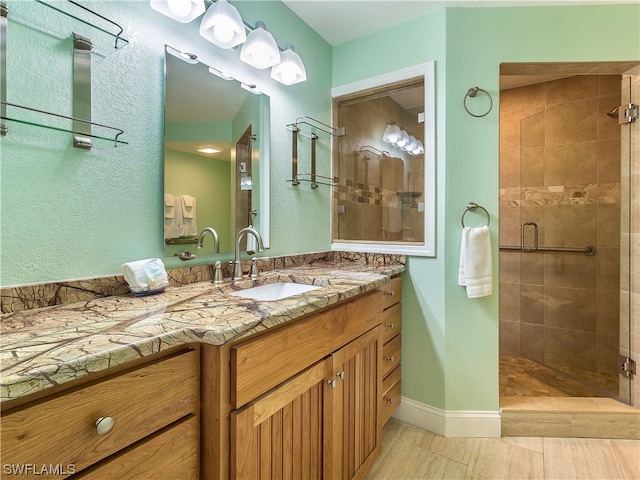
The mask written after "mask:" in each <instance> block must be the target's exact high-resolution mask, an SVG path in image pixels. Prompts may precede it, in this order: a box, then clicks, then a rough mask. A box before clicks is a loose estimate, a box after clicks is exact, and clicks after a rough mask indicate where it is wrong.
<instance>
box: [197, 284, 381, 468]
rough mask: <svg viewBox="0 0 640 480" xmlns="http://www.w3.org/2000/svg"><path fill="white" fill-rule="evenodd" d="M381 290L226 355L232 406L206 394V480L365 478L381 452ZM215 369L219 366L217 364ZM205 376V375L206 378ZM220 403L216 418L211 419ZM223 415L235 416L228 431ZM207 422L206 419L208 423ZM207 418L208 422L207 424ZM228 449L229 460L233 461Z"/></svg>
mask: <svg viewBox="0 0 640 480" xmlns="http://www.w3.org/2000/svg"><path fill="white" fill-rule="evenodd" d="M381 320H382V293H381V292H380V291H376V292H372V293H370V294H366V295H364V296H362V297H359V298H356V299H354V300H351V301H349V302H346V303H343V304H339V305H338V306H336V307H333V308H330V309H328V310H325V311H322V312H320V313H318V314H313V315H311V316H309V317H307V318H303V319H301V320H298V321H296V322H292V323H290V324H288V325H285V326H283V327H280V328H276V329H273V330H270V331H267V332H266V333H264V334H263V335H260V336H257V337H254V338H249V339H247V340H246V341H240V342H238V343H236V344H234V345H232V346H231V347H230V348H229V352H228V354H227V353H225V346H222V347H219V348H218V351H217V352H215V353H214V352H213V351H211V350H210V349H209V351H208V352H207V351H205V352H207V353H205V356H204V358H205V362H206V358H207V357H208V356H210V357H211V358H212V359H214V358H216V357H217V358H218V359H220V360H222V365H224V359H225V357H226V358H228V361H229V363H228V365H229V369H228V371H227V372H225V371H224V368H223V369H220V370H219V371H217V372H216V371H214V372H210V373H207V371H208V368H207V364H206V363H204V364H203V374H204V376H205V377H207V376H208V377H209V378H211V379H217V380H222V384H225V383H227V382H226V381H225V379H224V376H225V373H226V375H228V385H229V388H230V390H229V391H230V395H229V400H228V402H225V399H224V398H220V397H218V398H217V400H218V401H220V402H221V403H220V404H219V405H215V404H214V403H211V402H213V401H215V399H216V393H215V392H214V391H209V389H208V388H207V387H206V384H205V388H204V390H203V408H204V410H203V415H204V417H203V418H204V419H205V420H204V422H203V425H202V428H203V438H202V442H203V445H207V444H208V445H216V444H217V445H218V447H219V448H221V450H220V455H219V457H218V456H216V455H215V453H216V452H215V448H218V447H214V449H213V450H212V449H211V448H208V447H206V446H205V448H204V449H203V451H202V455H203V470H202V472H201V474H202V478H226V477H230V478H238V479H241V478H248V479H254V478H328V479H334V478H335V479H339V478H361V477H363V476H364V474H365V473H366V471H367V470H368V468H369V465H370V464H371V463H372V462H373V461H374V460H375V458H376V457H377V456H378V454H379V451H380V442H381V433H382V432H381V425H380V423H379V421H378V419H379V413H380V412H379V411H380V402H379V398H380V394H381V389H382V376H381V372H380V365H381V360H382V335H381V331H380V322H381ZM214 370H215V367H214ZM203 378H204V377H203ZM210 406H213V407H214V409H215V410H216V411H215V412H208V413H205V412H206V410H207V408H208V407H210ZM225 415H228V418H229V429H228V433H225V432H224V428H225V422H224V420H222V421H218V420H219V419H224V417H225ZM207 419H208V420H207ZM207 421H208V422H209V423H208V424H207ZM225 442H228V444H227V445H226V448H227V449H228V450H227V451H228V452H229V462H228V464H227V465H225V463H226V462H227V459H226V458H225V453H224V452H225Z"/></svg>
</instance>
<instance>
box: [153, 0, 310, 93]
mask: <svg viewBox="0 0 640 480" xmlns="http://www.w3.org/2000/svg"><path fill="white" fill-rule="evenodd" d="M209 1H210V0H209ZM149 3H150V5H151V8H153V9H154V10H156V11H157V12H159V13H161V14H163V15H166V16H168V17H170V18H173V19H174V20H177V21H179V22H182V23H188V22H190V21H192V20H194V19H195V18H197V17H199V16H200V15H202V14H203V13H204V17H202V21H201V22H200V30H199V31H200V36H202V37H203V38H204V39H206V40H208V41H210V42H211V43H213V44H214V45H216V46H218V47H220V48H223V49H230V48H233V47H236V46H238V45H240V44H242V50H241V51H240V60H242V61H243V62H245V63H247V64H249V65H251V66H252V67H254V68H258V69H260V70H262V69H265V68H269V67H272V68H271V78H273V79H274V80H277V81H278V82H280V83H282V84H284V85H293V84H296V83H300V82H304V81H305V80H306V79H307V72H306V70H305V68H304V63H303V62H302V58H300V55H298V53H297V52H296V51H295V50H294V49H293V45H291V44H287V45H286V46H285V48H284V49H282V48H280V47H278V44H277V43H276V41H275V39H274V38H273V35H271V33H269V32H268V31H267V29H266V25H265V24H264V23H263V22H256V24H255V27H251V26H249V24H247V23H245V22H244V20H242V17H241V16H240V13H239V12H238V10H237V9H236V8H235V7H234V6H233V5H231V4H230V3H229V2H228V0H216V1H215V2H213V3H212V5H211V6H210V7H209V9H208V10H206V8H205V6H204V0H149ZM205 10H206V12H205ZM247 31H249V34H248V35H247V33H246V32H247ZM178 53H180V52H178ZM183 59H184V60H185V61H189V60H188V59H186V58H183ZM194 60H195V59H194ZM195 63H197V60H195ZM214 70H216V71H212V72H211V73H214V74H216V75H219V73H220V71H219V70H217V69H214ZM219 76H222V75H219ZM222 78H226V77H225V76H222ZM250 91H252V92H253V93H256V91H255V89H253V90H250Z"/></svg>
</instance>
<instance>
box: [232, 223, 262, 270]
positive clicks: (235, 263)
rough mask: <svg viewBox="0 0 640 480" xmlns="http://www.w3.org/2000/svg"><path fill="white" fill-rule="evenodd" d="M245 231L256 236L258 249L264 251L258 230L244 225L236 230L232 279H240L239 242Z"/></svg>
mask: <svg viewBox="0 0 640 480" xmlns="http://www.w3.org/2000/svg"><path fill="white" fill-rule="evenodd" d="M247 233H250V234H251V235H253V236H254V237H256V241H257V242H258V251H259V252H264V244H263V243H262V236H261V235H260V232H258V231H257V230H256V229H255V228H253V227H244V228H243V229H242V230H240V231H239V232H238V234H237V235H236V252H235V254H236V256H235V260H234V261H233V277H232V280H242V263H241V261H240V242H241V241H242V237H244V236H245V235H246V234H247Z"/></svg>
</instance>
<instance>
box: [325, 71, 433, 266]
mask: <svg viewBox="0 0 640 480" xmlns="http://www.w3.org/2000/svg"><path fill="white" fill-rule="evenodd" d="M433 79H434V70H433V64H432V63H429V64H423V65H419V66H417V67H413V68H408V69H405V70H401V71H398V72H394V73H391V74H388V75H382V76H380V77H375V78H372V79H367V80H365V81H362V82H356V83H354V84H349V85H345V86H342V87H336V88H334V89H333V90H332V95H333V99H334V110H333V121H334V124H335V125H340V126H341V127H345V129H346V132H347V133H346V136H345V137H343V138H340V139H339V140H338V141H337V146H336V148H334V151H333V175H334V177H335V178H336V179H337V182H338V188H337V192H336V193H335V194H334V197H333V208H332V218H333V224H332V238H333V242H332V248H333V249H335V250H357V251H372V252H381V253H400V254H407V255H422V256H435V225H436V222H435V110H434V99H435V90H434V82H433Z"/></svg>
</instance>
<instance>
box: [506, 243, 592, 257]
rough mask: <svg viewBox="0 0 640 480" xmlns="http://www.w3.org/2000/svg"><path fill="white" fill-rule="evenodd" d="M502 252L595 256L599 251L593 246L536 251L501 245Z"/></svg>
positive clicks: (541, 248) (537, 249) (545, 248)
mask: <svg viewBox="0 0 640 480" xmlns="http://www.w3.org/2000/svg"><path fill="white" fill-rule="evenodd" d="M500 250H513V251H518V252H525V253H533V252H575V253H586V254H587V255H595V253H596V252H597V251H598V249H597V248H596V247H594V246H593V245H587V246H586V247H538V248H536V249H535V250H533V249H526V248H525V247H522V246H518V245H500Z"/></svg>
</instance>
